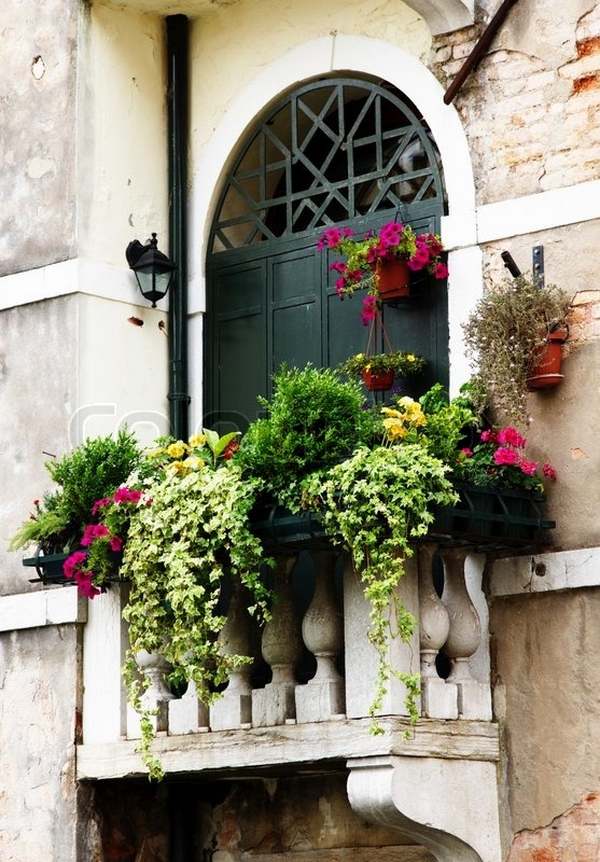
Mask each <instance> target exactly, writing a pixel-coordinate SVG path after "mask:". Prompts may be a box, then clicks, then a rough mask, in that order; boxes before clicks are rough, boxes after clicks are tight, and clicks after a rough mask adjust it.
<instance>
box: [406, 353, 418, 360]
mask: <svg viewBox="0 0 600 862" xmlns="http://www.w3.org/2000/svg"><path fill="white" fill-rule="evenodd" d="M416 359H417V357H416V356H415V355H414V353H407V354H406V361H407V362H415V361H416Z"/></svg>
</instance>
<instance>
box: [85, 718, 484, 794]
mask: <svg viewBox="0 0 600 862" xmlns="http://www.w3.org/2000/svg"><path fill="white" fill-rule="evenodd" d="M380 723H381V726H382V727H383V731H384V732H383V733H382V734H380V735H378V736H374V735H373V734H372V733H370V726H371V721H370V719H354V720H347V719H346V720H340V721H327V722H321V723H315V724H298V725H291V724H290V725H282V726H278V727H269V728H253V729H251V730H233V731H219V732H212V733H194V734H187V735H185V736H159V737H158V738H157V739H156V740H155V742H154V744H153V752H154V753H155V754H156V755H157V756H158V757H159V758H160V760H161V762H162V764H163V767H164V769H165V772H166V773H167V774H171V775H173V774H178V773H186V772H194V773H204V774H208V775H211V774H212V776H213V777H214V776H215V774H216V773H220V777H222V778H225V777H227V778H232V777H234V776H239V775H241V774H243V775H245V777H249V776H250V775H252V774H253V773H259V774H260V773H261V772H264V771H265V770H272V769H277V768H279V769H280V768H281V767H283V766H285V767H290V766H296V767H298V766H300V767H301V766H309V765H310V766H311V767H312V768H313V769H314V768H315V767H316V768H317V769H322V768H324V767H326V766H327V764H330V765H334V764H336V763H337V764H341V765H344V764H345V762H346V761H347V760H349V759H351V758H352V759H353V758H361V757H387V756H390V755H393V756H396V757H428V758H439V759H442V760H474V761H490V762H494V761H497V760H498V757H499V744H498V729H497V727H496V725H495V724H493V723H492V722H484V721H435V720H429V719H423V720H421V721H419V724H418V725H417V727H416V728H415V732H414V736H412V737H411V738H410V739H405V738H404V734H405V732H406V730H407V729H410V725H409V724H408V722H407V721H406V720H403V719H399V718H382V719H381V722H380ZM135 746H136V742H135V741H133V740H122V741H121V742H112V743H104V744H97V745H79V746H77V778H78V779H80V780H83V779H99V780H100V779H108V778H125V777H133V776H140V775H144V774H145V773H146V769H145V768H144V766H143V764H142V762H141V759H140V757H139V755H138V754H136V752H135Z"/></svg>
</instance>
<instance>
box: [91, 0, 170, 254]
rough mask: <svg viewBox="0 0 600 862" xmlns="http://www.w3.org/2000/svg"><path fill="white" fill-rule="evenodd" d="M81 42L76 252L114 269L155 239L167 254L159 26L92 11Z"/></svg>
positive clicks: (116, 11) (119, 12)
mask: <svg viewBox="0 0 600 862" xmlns="http://www.w3.org/2000/svg"><path fill="white" fill-rule="evenodd" d="M85 20H86V26H85V28H84V33H83V35H82V41H83V48H82V52H83V53H84V55H85V63H82V66H81V71H80V79H81V80H80V111H79V117H78V124H79V135H80V143H79V153H78V155H79V199H78V203H79V208H78V231H79V252H80V254H81V255H82V256H84V257H88V258H90V259H92V260H97V261H104V262H106V263H110V264H114V265H116V266H123V265H124V263H125V247H126V245H127V243H128V242H129V241H130V240H132V239H139V240H140V241H141V242H144V241H145V240H146V239H147V238H148V237H149V236H150V234H151V232H152V231H155V232H156V233H157V234H158V238H159V245H160V248H161V249H162V250H163V251H165V252H168V245H169V243H168V236H167V209H168V199H167V195H168V193H167V179H168V178H167V131H166V128H167V125H166V103H165V95H166V58H165V33H164V29H165V25H164V20H163V18H162V17H161V16H159V15H151V14H144V13H141V12H138V11H135V10H133V11H132V10H126V9H122V8H108V7H106V6H103V5H102V4H100V3H93V4H92V6H91V8H90V9H89V13H88V15H87V16H86V19H85Z"/></svg>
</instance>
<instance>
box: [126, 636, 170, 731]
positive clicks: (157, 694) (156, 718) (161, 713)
mask: <svg viewBox="0 0 600 862" xmlns="http://www.w3.org/2000/svg"><path fill="white" fill-rule="evenodd" d="M135 660H136V663H137V665H138V667H139V668H140V670H141V671H142V672H143V673H144V674H145V675H146V677H148V679H149V680H150V685H149V686H148V688H147V689H146V691H145V692H144V693H143V695H142V697H141V704H142V709H144V710H150V711H151V712H152V713H154V714H153V715H151V716H150V721H151V722H152V725H153V727H154V731H155V733H164V732H166V730H167V728H168V722H169V701H171V700H173V694H172V693H171V690H170V689H169V687H168V685H167V681H166V677H167V674H168V672H169V664H168V662H167V661H165V659H164V658H163V657H162V656H161V655H160V654H159V653H157V652H146V650H141V651H140V652H138V653H136V656H135ZM141 735H142V732H141V729H140V716H139V714H138V713H137V712H136V711H135V710H134V709H133V707H131V706H128V707H127V736H128V737H129V738H130V739H139V738H140V737H141Z"/></svg>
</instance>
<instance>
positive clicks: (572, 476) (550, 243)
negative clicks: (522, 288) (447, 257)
mask: <svg viewBox="0 0 600 862" xmlns="http://www.w3.org/2000/svg"><path fill="white" fill-rule="evenodd" d="M599 231H600V222H598V221H591V222H586V223H583V224H577V225H570V226H568V227H563V228H557V229H554V230H551V231H541V232H539V233H535V234H528V235H526V236H522V237H514V238H512V239H510V240H504V241H502V242H498V243H490V244H487V245H486V246H485V247H484V273H485V275H486V278H488V279H490V280H492V281H494V282H497V281H499V280H500V279H503V278H505V277H509V276H508V273H507V271H506V269H505V268H504V264H503V262H502V259H501V257H500V252H501V251H502V250H503V249H508V251H510V253H511V254H512V256H513V257H514V259H515V260H516V261H517V263H518V264H519V266H520V267H521V268H522V269H523V271H526V270H528V269H529V270H530V269H531V250H532V248H533V246H535V245H539V244H541V245H543V246H544V255H545V270H546V280H547V282H548V283H553V284H557V285H559V286H560V287H563V288H564V289H565V290H567V291H568V292H569V293H572V294H573V297H574V298H575V301H576V302H577V303H578V304H577V305H576V306H575V307H574V308H573V311H572V312H571V316H570V326H571V334H570V344H569V345H568V349H567V353H568V356H567V358H566V359H565V361H564V364H563V372H564V375H565V379H564V381H563V382H562V383H561V385H560V386H559V387H558V388H556V389H554V390H549V391H548V392H543V393H535V394H532V395H531V396H530V397H529V402H528V410H529V416H530V423H529V427H528V428H527V429H526V432H527V437H528V441H529V445H530V451H531V456H532V457H533V458H534V459H536V460H540V461H544V462H545V461H549V462H550V463H551V464H553V465H554V466H555V468H556V470H557V471H558V476H559V481H558V482H557V483H556V485H555V486H551V487H550V488H549V513H550V516H551V517H553V518H555V519H556V522H557V529H556V530H555V531H554V533H553V542H554V543H555V544H556V547H558V548H565V549H569V548H577V547H590V546H595V545H598V544H600V524H599V523H598V518H597V512H598V509H599V508H600V486H599V485H598V483H597V482H592V481H590V478H591V477H593V476H598V475H599V474H600V450H599V448H598V444H597V433H596V429H597V427H598V423H599V422H600V405H599V404H598V401H597V399H596V398H595V391H596V389H595V386H596V383H595V381H598V380H599V379H600V317H599V315H600V294H598V295H596V294H595V293H594V292H593V291H589V290H588V289H589V288H590V287H594V286H595V285H596V282H597V248H598V235H599ZM583 416H585V421H578V418H577V417H583ZM549 429H551V433H549ZM582 488H585V493H582Z"/></svg>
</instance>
